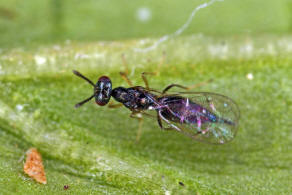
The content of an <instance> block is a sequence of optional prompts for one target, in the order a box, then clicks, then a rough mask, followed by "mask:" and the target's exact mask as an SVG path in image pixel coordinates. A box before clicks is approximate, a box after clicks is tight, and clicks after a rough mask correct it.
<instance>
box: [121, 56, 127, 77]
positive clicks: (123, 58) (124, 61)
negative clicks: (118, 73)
mask: <svg viewBox="0 0 292 195" xmlns="http://www.w3.org/2000/svg"><path fill="white" fill-rule="evenodd" d="M121 57H122V61H123V65H124V67H125V73H126V74H129V69H128V63H127V60H126V58H125V54H122V56H121Z"/></svg>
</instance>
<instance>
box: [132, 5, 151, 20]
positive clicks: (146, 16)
mask: <svg viewBox="0 0 292 195" xmlns="http://www.w3.org/2000/svg"><path fill="white" fill-rule="evenodd" d="M151 16H152V13H151V10H150V9H149V8H147V7H141V8H139V9H138V10H137V12H136V17H137V19H138V20H139V21H141V22H147V21H149V20H150V18H151Z"/></svg>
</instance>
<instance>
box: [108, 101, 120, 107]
mask: <svg viewBox="0 0 292 195" xmlns="http://www.w3.org/2000/svg"><path fill="white" fill-rule="evenodd" d="M121 106H123V104H114V103H112V102H110V103H109V104H108V106H107V107H108V108H119V107H121Z"/></svg>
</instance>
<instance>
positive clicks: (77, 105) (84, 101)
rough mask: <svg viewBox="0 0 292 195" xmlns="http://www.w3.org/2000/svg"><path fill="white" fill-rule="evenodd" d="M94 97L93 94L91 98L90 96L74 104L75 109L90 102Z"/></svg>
mask: <svg viewBox="0 0 292 195" xmlns="http://www.w3.org/2000/svg"><path fill="white" fill-rule="evenodd" d="M94 96H95V94H93V95H92V96H90V97H89V98H87V99H85V100H83V101H81V102H79V103H78V104H75V108H79V107H80V106H82V105H83V104H85V103H86V102H88V101H89V100H91V99H92V98H93V97H94Z"/></svg>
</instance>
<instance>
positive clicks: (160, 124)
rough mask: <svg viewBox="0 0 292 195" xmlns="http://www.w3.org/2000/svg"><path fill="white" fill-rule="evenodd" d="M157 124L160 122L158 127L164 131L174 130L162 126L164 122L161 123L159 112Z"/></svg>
mask: <svg viewBox="0 0 292 195" xmlns="http://www.w3.org/2000/svg"><path fill="white" fill-rule="evenodd" d="M157 122H158V125H159V127H160V128H161V129H163V130H173V128H171V127H168V128H166V127H163V125H162V121H161V118H160V116H159V114H158V112H157Z"/></svg>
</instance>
